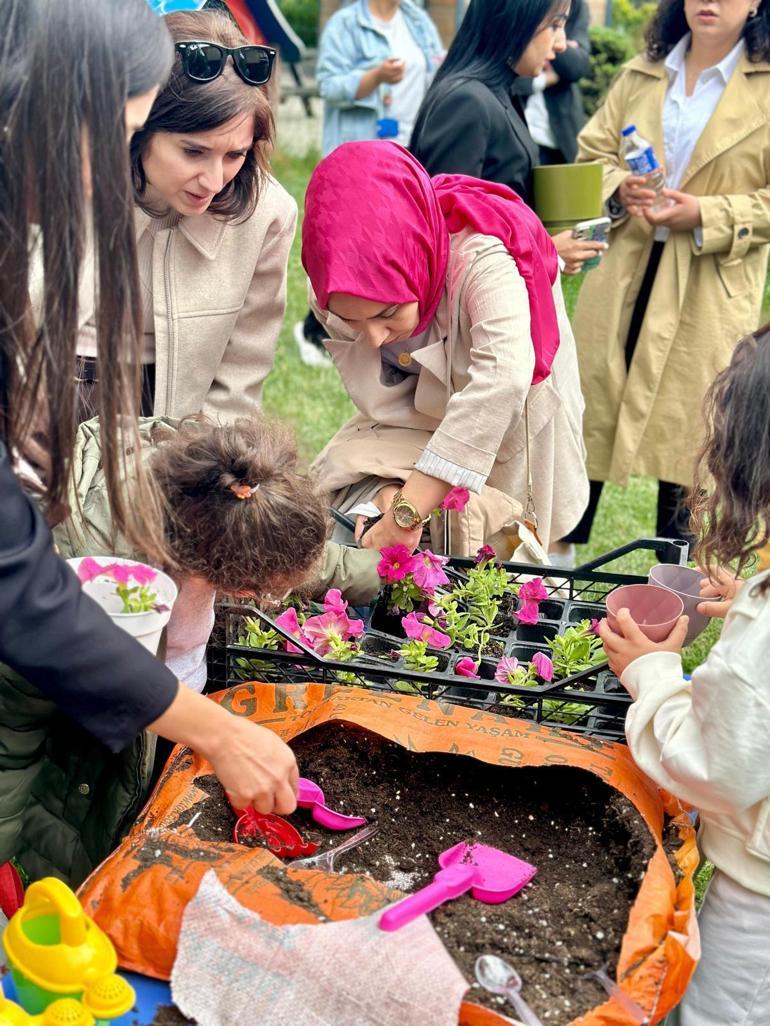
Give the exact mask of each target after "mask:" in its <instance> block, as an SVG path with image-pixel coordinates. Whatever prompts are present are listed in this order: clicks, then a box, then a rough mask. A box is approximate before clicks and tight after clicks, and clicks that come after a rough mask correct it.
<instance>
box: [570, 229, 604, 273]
mask: <svg viewBox="0 0 770 1026" xmlns="http://www.w3.org/2000/svg"><path fill="white" fill-rule="evenodd" d="M611 223H612V222H611V221H610V219H609V217H595V218H594V219H593V220H592V221H579V222H578V223H577V224H576V225H575V227H574V228H573V229H572V235H573V237H574V238H576V239H580V240H581V241H582V242H609V236H610V224H611ZM601 259H602V258H601V255H599V256H595V257H593V259H591V260H586V262H585V263H584V264H583V270H584V271H590V270H591V269H592V268H593V267H598V266H599V262H600V261H601Z"/></svg>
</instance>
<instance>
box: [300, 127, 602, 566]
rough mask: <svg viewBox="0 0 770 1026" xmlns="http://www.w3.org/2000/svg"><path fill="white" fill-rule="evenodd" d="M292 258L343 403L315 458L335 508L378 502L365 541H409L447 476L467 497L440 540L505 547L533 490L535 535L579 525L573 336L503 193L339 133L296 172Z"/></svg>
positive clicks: (583, 490) (549, 268)
mask: <svg viewBox="0 0 770 1026" xmlns="http://www.w3.org/2000/svg"><path fill="white" fill-rule="evenodd" d="M302 261H303V264H304V267H305V270H306V271H307V274H308V277H309V278H310V283H311V285H312V289H313V293H314V296H313V299H312V305H313V307H314V310H315V311H316V314H317V316H318V317H319V319H320V320H321V322H322V323H323V325H324V327H325V328H326V331H327V334H328V336H329V341H328V342H327V343H326V346H327V349H328V351H329V354H330V355H331V357H332V359H333V361H334V363H335V365H336V366H337V369H338V370H339V372H340V375H341V376H342V380H343V382H344V384H345V387H346V389H347V391H348V394H349V395H350V398H351V399H352V401H353V403H354V404H355V405H356V407H357V410H358V412H357V413H356V415H355V416H354V417H353V418H352V419H351V420H350V421H348V423H347V424H345V425H344V426H343V427H342V428H341V429H340V430H339V431H338V432H337V434H336V435H335V436H334V438H332V440H331V441H330V442H329V444H328V445H327V446H326V448H325V449H324V450H323V452H321V454H320V455H319V456H318V458H317V460H316V462H315V464H314V472H315V473H316V474H317V475H318V476H319V477H320V479H321V481H322V483H323V484H324V486H325V487H326V488H327V490H328V491H330V492H331V493H332V494H333V502H334V504H335V505H336V506H337V507H338V508H339V509H341V510H343V511H345V512H348V513H349V514H350V515H354V514H358V513H359V512H363V513H365V514H371V513H374V512H376V511H375V510H374V509H373V508H372V504H373V505H374V506H376V507H377V510H378V511H379V512H380V513H382V514H383V516H382V519H381V520H379V521H378V522H377V523H376V524H375V525H374V526H373V527H372V528H371V529H370V530H369V531H367V532H366V534H365V535H364V536H363V540H362V544H363V545H366V546H371V547H374V548H380V549H381V548H384V547H386V546H389V545H396V544H406V545H408V546H409V548H410V549H414V548H416V546H417V544H418V542H419V540H420V536H421V533H422V525H423V521H425V520H426V519H427V518H429V517H430V514H431V511H432V510H434V509H436V508H437V507H439V506H440V505H441V503H442V501H443V500H444V499H445V498H446V496H447V494H448V493H449V491H450V490H451V489H452V488H453V487H457V488H462V489H467V491H468V492H469V493H471V496H470V501H469V502H468V504H467V505H466V506H465V508H464V510H463V511H462V512H456V513H455V514H453V515H452V517H451V521H452V523H451V529H452V533H451V538H450V548H451V551H452V552H453V553H454V554H458V555H472V554H473V553H475V552H476V550H477V549H478V548H479V547H480V546H481V545H483V544H491V545H492V546H493V547H494V548H495V549H496V551H497V552H498V555H501V556H503V555H506V556H507V555H509V554H510V550H511V545H512V543H513V541H515V538H516V535H517V528H516V523H517V521H520V520H522V519H524V520H526V519H528V514H529V513H531V512H532V510H531V506H532V505H533V504H534V511H535V512H536V514H537V517H538V521H539V535H540V539H541V540H542V542H543V544H544V545H545V546H546V547H547V545H548V542H549V539H551V538H554V539H555V538H560V537H562V535H563V534H564V533H565V532H566V531H569V530H570V529H571V527H572V526H574V525H575V524H576V523H577V522H578V520H579V519H580V516H581V514H582V511H583V509H584V508H585V505H586V502H587V497H588V483H587V479H586V474H585V469H584V450H583V442H582V430H581V428H582V425H581V421H582V412H583V400H582V396H581V393H580V381H579V377H578V369H577V360H576V356H575V342H574V339H573V336H572V331H571V329H570V326H569V321H568V320H567V316H566V312H565V309H564V300H563V297H562V294H561V286H560V284H559V280H558V265H557V256H556V251H555V249H554V247H553V243H552V242H551V240H550V238H549V236H548V234H547V233H546V231H545V229H544V228H543V226H542V224H541V223H540V221H538V219H537V217H536V216H535V215H534V214H533V213H532V212H531V211H530V210H529V208H528V207H526V206H525V204H524V203H523V202H522V201H521V200H520V199H519V198H518V197H517V196H516V195H515V193H513V192H512V191H511V190H510V189H508V188H507V187H506V186H503V185H497V184H493V183H489V182H482V181H479V180H477V179H474V178H467V177H465V176H462V175H441V176H439V177H437V178H434V179H431V178H430V177H429V176H428V175H427V173H426V172H425V171H424V170H423V168H422V167H421V166H420V165H419V164H418V162H417V161H416V160H415V159H414V158H413V157H412V156H411V155H410V154H409V153H407V151H406V150H404V149H402V148H401V147H400V146H397V145H395V144H393V143H382V142H375V143H369V142H361V143H357V142H353V143H346V144H344V145H342V146H340V147H338V148H337V149H336V150H335V151H334V152H333V153H332V154H330V155H329V156H328V157H326V158H325V159H324V160H323V161H321V163H320V164H319V165H318V167H317V168H316V170H315V172H314V173H313V176H312V178H311V180H310V184H309V186H308V191H307V196H306V200H305V220H304V226H303V240H302ZM528 452H529V458H528ZM528 470H531V475H530V474H529V473H528ZM530 476H531V488H529V487H528V482H529V479H530ZM530 496H531V499H532V502H530V501H529V500H530ZM528 506H529V507H530V509H527V507H528ZM529 519H531V518H529ZM431 523H432V530H433V534H434V538H433V543H434V545H435V546H438V545H439V531H438V526H437V521H436V519H435V518H434V520H433V521H432V522H431ZM362 526H363V521H362V520H361V519H360V520H359V525H358V527H359V531H358V533H360V530H361V528H362Z"/></svg>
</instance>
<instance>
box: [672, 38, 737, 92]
mask: <svg viewBox="0 0 770 1026" xmlns="http://www.w3.org/2000/svg"><path fill="white" fill-rule="evenodd" d="M690 38H691V35H690V33H689V32H687V33H686V34H685V35H684V36H682V38H681V39H680V40H679V42H678V43H677V44H676V46H675V47H674V49H673V50H672V51H671V53H670V54H669V55H668V57H666V61H665V68H666V71H667V72H668V77H669V80H670V81H671V82H674V81H675V80H676V79H677V78H678V77H679V74H680V72H681V71H683V69H684V60H685V57H686V56H687V51H688V50H689V48H690ZM745 48H746V44H745V43H744V41H743V39H739V40H738V42H737V43H736V44H735V46H734V47H733V48H732V50H731V51H730V52H729V53H728V54H727V56H726V57H723V58H722V60H721V61H720V62H719V64H715V65H714V66H713V67H711V68H706V70H705V71H702V72H701V74H700V76H699V79H698V81H700V80H701V79H705V78H707V77H708V78H710V77H712V76H713V75H719V77H720V78H721V79H722V81H723V82H724V83H725V85H727V83H728V82H729V81H730V77H731V76H732V73H733V72H734V71H735V69H736V68H737V66H738V62H739V61H740V59H741V57H742V56H743V51H744V50H745Z"/></svg>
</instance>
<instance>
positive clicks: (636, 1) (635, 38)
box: [612, 0, 658, 51]
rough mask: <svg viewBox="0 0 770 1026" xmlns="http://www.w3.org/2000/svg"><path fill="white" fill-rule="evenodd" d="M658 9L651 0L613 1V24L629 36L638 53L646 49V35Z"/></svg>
mask: <svg viewBox="0 0 770 1026" xmlns="http://www.w3.org/2000/svg"><path fill="white" fill-rule="evenodd" d="M657 8H658V5H657V4H656V3H653V2H651V0H643V2H640V0H612V24H613V25H614V27H615V28H618V29H620V30H621V31H623V32H625V33H626V34H627V35H628V37H629V39H630V40H631V45H632V46H633V48H634V49H635V50H636V51H640V50H641V49H642V48H643V47H644V33H645V31H646V29H647V26H648V25H649V23H650V21H651V20H652V16H653V15H654V14H655V11H656V10H657Z"/></svg>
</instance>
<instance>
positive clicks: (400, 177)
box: [302, 142, 559, 384]
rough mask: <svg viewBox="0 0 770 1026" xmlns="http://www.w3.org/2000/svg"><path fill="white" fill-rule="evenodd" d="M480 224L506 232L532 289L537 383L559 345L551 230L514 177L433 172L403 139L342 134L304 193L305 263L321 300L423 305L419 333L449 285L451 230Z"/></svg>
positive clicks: (503, 236) (489, 231)
mask: <svg viewBox="0 0 770 1026" xmlns="http://www.w3.org/2000/svg"><path fill="white" fill-rule="evenodd" d="M464 228H471V229H472V230H473V231H476V232H479V233H480V234H482V235H491V236H494V237H495V238H498V239H500V241H501V242H502V243H503V245H504V246H505V248H506V249H507V250H508V252H509V253H510V254H511V256H512V257H513V259H514V260H515V261H516V266H517V268H518V270H519V273H520V274H521V276H522V278H523V279H524V283H525V285H526V288H527V294H528V296H529V307H530V319H531V334H532V343H533V348H534V351H535V372H534V375H533V378H532V381H533V384H537V383H538V382H539V381H542V380H543V379H544V378H547V377H548V375H549V374H550V372H551V365H552V364H553V360H554V357H555V355H556V351H557V350H558V348H559V325H558V320H557V317H556V308H555V306H554V302H553V293H552V291H551V289H552V286H553V283H554V282H555V280H556V274H557V270H558V258H557V256H556V249H555V247H554V244H553V242H552V241H551V238H550V236H549V235H548V233H547V232H546V230H545V228H544V227H543V225H542V224H541V222H540V221H539V219H538V218H537V216H536V215H535V214H534V213H533V212H532V211H531V210H530V209H529V207H527V205H526V204H525V203H524V202H523V201H522V200H521V199H520V198H519V197H518V196H517V195H516V193H515V192H513V191H512V190H511V189H509V188H507V186H505V185H497V184H494V183H492V182H483V181H481V180H479V179H476V178H469V177H467V176H466V175H438V176H437V177H436V178H433V179H431V178H430V177H429V175H428V174H427V172H426V171H425V170H424V169H423V167H422V166H421V165H420V164H419V163H418V162H417V161H416V160H415V158H414V157H413V156H412V155H411V154H410V153H408V152H407V151H406V150H405V149H403V148H402V147H401V146H397V145H396V144H394V143H387V142H350V143H343V145H342V146H338V147H337V149H336V150H334V151H333V152H332V153H330V154H329V156H328V157H326V158H325V159H324V160H322V161H321V163H320V164H319V165H318V167H317V168H316V169H315V171H314V172H313V175H312V177H311V179H310V183H309V185H308V189H307V194H306V197H305V220H304V223H303V227H302V264H303V266H304V268H305V270H306V272H307V275H308V277H309V278H310V282H311V284H312V286H313V291H314V292H315V295H316V298H317V299H318V302H319V304H320V305H321V307H322V308H324V309H326V308H327V307H328V302H329V296H330V295H331V294H332V293H334V292H340V293H345V294H347V295H352V296H358V297H360V298H361V299H368V300H371V301H372V302H376V303H388V304H390V303H413V302H417V303H418V304H419V310H420V323H419V324H418V326H417V328H416V330H415V335H418V334H420V332H422V331H425V329H426V328H427V327H428V325H429V324H430V323H431V321H432V320H433V318H434V316H435V313H436V310H437V308H438V304H439V302H440V300H441V296H442V293H443V291H444V287H445V285H446V274H447V263H448V260H449V235H450V234H455V233H457V232H460V231H462V230H463V229H464Z"/></svg>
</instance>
